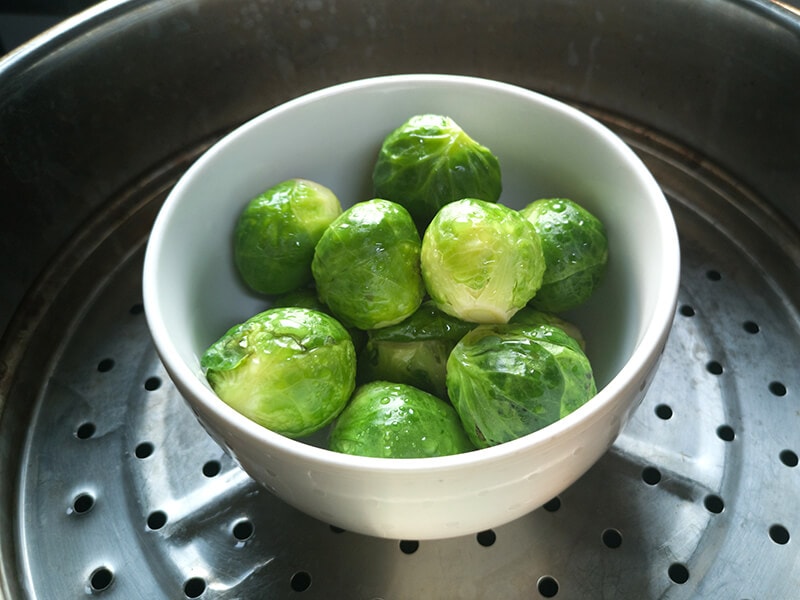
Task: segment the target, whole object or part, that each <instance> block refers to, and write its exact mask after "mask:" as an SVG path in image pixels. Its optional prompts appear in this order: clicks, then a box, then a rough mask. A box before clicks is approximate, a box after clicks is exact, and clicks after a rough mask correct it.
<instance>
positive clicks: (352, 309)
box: [311, 198, 425, 329]
mask: <svg viewBox="0 0 800 600" xmlns="http://www.w3.org/2000/svg"><path fill="white" fill-rule="evenodd" d="M419 251H420V239H419V234H418V233H417V230H416V228H415V227H414V222H413V221H412V220H411V216H410V215H409V214H408V211H407V210H406V209H405V208H403V207H402V206H400V205H399V204H396V203H394V202H390V201H388V200H383V199H380V198H376V199H373V200H367V201H365V202H359V203H358V204H354V205H353V206H351V207H350V208H348V209H347V210H346V211H345V212H344V213H342V214H341V215H340V216H339V217H338V218H337V219H336V220H335V221H334V222H333V223H331V224H330V226H329V227H328V229H326V230H325V233H324V234H323V235H322V238H321V239H320V240H319V243H318V244H317V248H316V250H315V252H314V259H313V261H312V263H311V270H312V273H313V274H314V280H315V281H316V283H317V293H318V294H319V298H320V300H322V302H324V303H325V304H327V305H328V307H329V308H330V309H331V312H332V313H333V314H334V315H335V316H336V317H337V318H339V319H340V320H341V321H342V322H343V323H344V324H345V325H352V326H355V327H358V328H360V329H377V328H380V327H386V326H388V325H394V324H395V323H399V322H400V321H402V320H403V319H405V318H406V317H408V316H410V315H411V314H412V313H413V312H414V311H415V310H417V308H419V305H420V304H421V303H422V299H423V296H424V294H425V287H424V285H423V283H422V277H421V275H420V267H419Z"/></svg>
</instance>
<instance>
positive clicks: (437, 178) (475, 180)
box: [372, 114, 502, 231]
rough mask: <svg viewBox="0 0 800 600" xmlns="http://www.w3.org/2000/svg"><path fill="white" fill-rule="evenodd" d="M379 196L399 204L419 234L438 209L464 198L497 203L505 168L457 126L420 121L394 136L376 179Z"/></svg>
mask: <svg viewBox="0 0 800 600" xmlns="http://www.w3.org/2000/svg"><path fill="white" fill-rule="evenodd" d="M372 182H373V184H374V186H375V195H376V196H377V197H379V198H387V199H389V200H392V201H394V202H399V203H401V204H403V206H405V207H406V208H407V209H408V211H409V212H410V213H411V216H412V217H414V221H415V222H416V223H417V226H418V228H419V230H420V231H424V230H425V228H426V227H427V225H428V223H430V221H431V219H432V218H433V216H434V215H435V214H436V213H437V212H438V211H439V209H440V208H441V207H442V206H444V205H445V204H447V203H448V202H454V201H455V200H460V199H461V198H480V199H481V200H485V201H487V202H497V200H498V198H500V192H501V190H502V182H501V176H500V164H499V162H498V160H497V157H495V156H494V154H492V152H491V151H490V150H489V149H488V148H486V147H485V146H482V145H481V144H479V143H478V142H476V141H475V140H473V139H472V138H470V137H469V136H468V135H467V134H466V133H465V132H464V130H463V129H461V127H459V126H458V125H457V124H456V123H455V121H453V120H452V119H450V118H449V117H444V116H440V115H430V114H427V115H417V116H414V117H412V118H411V119H409V120H408V121H407V122H406V123H404V124H403V125H401V126H400V127H399V128H397V129H396V130H395V131H393V132H392V133H390V134H389V135H388V136H387V137H386V138H385V140H384V141H383V145H382V146H381V149H380V152H379V154H378V160H377V162H376V163H375V168H374V169H373V173H372Z"/></svg>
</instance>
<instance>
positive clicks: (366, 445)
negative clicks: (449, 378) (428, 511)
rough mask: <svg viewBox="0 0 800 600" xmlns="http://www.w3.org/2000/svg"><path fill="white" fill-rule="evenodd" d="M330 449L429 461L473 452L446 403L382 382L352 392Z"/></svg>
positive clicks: (334, 433) (404, 387)
mask: <svg viewBox="0 0 800 600" xmlns="http://www.w3.org/2000/svg"><path fill="white" fill-rule="evenodd" d="M328 448H329V449H330V450H333V451H335V452H342V453H344V454H355V455H358V456H372V457H377V458H429V457H433V456H447V455H449V454H459V453H461V452H468V451H469V450H473V449H474V447H473V446H472V444H471V443H470V441H469V439H468V438H467V435H466V433H465V432H464V429H463V428H462V427H461V422H460V421H459V419H458V415H457V414H456V412H455V411H454V410H453V407H452V406H450V405H449V404H448V403H447V402H445V401H444V400H441V399H440V398H437V397H436V396H433V395H431V394H428V393H427V392H423V391H422V390H418V389H416V388H415V387H413V386H410V385H404V384H401V383H389V382H386V381H373V382H371V383H367V384H365V385H362V386H360V387H358V389H356V391H355V394H353V397H352V399H351V400H350V403H349V404H348V405H347V407H346V408H345V409H344V411H342V414H341V415H339V418H338V419H336V421H335V423H334V424H333V427H332V429H331V435H330V442H329V444H328Z"/></svg>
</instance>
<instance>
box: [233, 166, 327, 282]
mask: <svg viewBox="0 0 800 600" xmlns="http://www.w3.org/2000/svg"><path fill="white" fill-rule="evenodd" d="M341 212H342V207H341V204H340V203H339V200H338V198H337V197H336V196H335V195H334V193H333V192H332V191H331V190H329V189H328V188H326V187H324V186H322V185H320V184H318V183H315V182H313V181H308V180H306V179H290V180H288V181H284V182H281V183H279V184H277V185H276V186H274V187H271V188H270V189H268V190H267V191H266V192H264V193H263V194H261V195H260V196H257V197H255V198H253V199H252V200H251V201H250V202H249V203H248V204H247V206H246V207H245V208H244V210H243V211H242V212H241V214H240V215H239V219H238V221H237V223H236V229H235V231H234V245H233V250H234V253H233V254H234V262H235V264H236V268H237V270H238V271H239V274H240V275H241V277H242V280H243V281H244V282H245V283H246V284H247V285H248V286H249V287H250V288H251V289H253V290H255V291H256V292H259V293H262V294H282V293H284V292H288V291H291V290H293V289H295V288H297V287H299V286H301V285H304V284H306V283H309V282H310V281H311V258H312V257H313V256H314V246H315V245H316V244H317V242H318V241H319V238H320V237H321V236H322V232H323V231H324V230H325V228H326V227H327V226H328V225H329V224H330V223H331V221H333V220H334V219H335V218H336V217H338V216H339V215H340V214H341Z"/></svg>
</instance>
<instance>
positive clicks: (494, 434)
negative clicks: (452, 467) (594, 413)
mask: <svg viewBox="0 0 800 600" xmlns="http://www.w3.org/2000/svg"><path fill="white" fill-rule="evenodd" d="M447 389H448V392H449V394H450V401H451V402H452V403H453V406H454V407H455V409H456V411H457V412H458V414H459V416H460V418H461V422H462V423H463V424H464V429H465V430H466V432H467V435H468V436H469V437H470V439H471V440H472V443H473V444H475V445H476V446H477V447H480V448H484V447H488V446H494V445H496V444H501V443H503V442H507V441H510V440H513V439H516V438H519V437H521V436H524V435H527V434H529V433H532V432H534V431H536V430H538V429H541V428H542V427H545V426H547V425H549V424H551V423H553V422H555V421H557V420H558V419H560V418H562V417H564V416H566V415H567V414H569V413H571V412H572V411H573V410H575V409H576V408H578V407H579V406H581V405H582V404H584V403H585V402H586V401H587V400H589V399H590V398H591V397H592V396H594V394H595V393H596V391H597V390H596V386H595V381H594V376H593V374H592V368H591V365H590V364H589V360H588V359H587V358H586V355H585V354H584V353H583V352H582V351H581V348H580V346H579V345H578V343H577V342H576V341H575V340H574V339H573V338H571V337H570V336H569V335H567V334H566V333H565V332H564V331H563V330H562V329H560V328H558V327H553V326H550V325H539V326H536V327H530V326H526V325H520V324H505V325H481V326H479V327H476V328H475V329H473V330H472V331H471V332H469V333H468V334H467V335H465V336H464V337H463V338H462V339H461V341H459V342H458V344H456V346H455V348H453V351H452V352H451V353H450V358H449V359H448V361H447Z"/></svg>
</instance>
